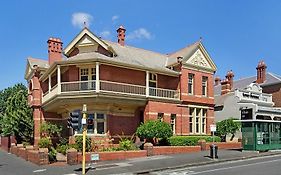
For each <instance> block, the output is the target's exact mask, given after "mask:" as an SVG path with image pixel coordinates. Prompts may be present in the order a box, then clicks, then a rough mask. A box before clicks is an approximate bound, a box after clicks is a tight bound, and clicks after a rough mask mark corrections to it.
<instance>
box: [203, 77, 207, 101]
mask: <svg viewBox="0 0 281 175" xmlns="http://www.w3.org/2000/svg"><path fill="white" fill-rule="evenodd" d="M202 96H204V97H207V96H208V77H206V76H202Z"/></svg>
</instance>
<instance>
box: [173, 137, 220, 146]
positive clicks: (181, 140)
mask: <svg viewBox="0 0 281 175" xmlns="http://www.w3.org/2000/svg"><path fill="white" fill-rule="evenodd" d="M214 138H215V142H220V141H221V139H220V137H218V136H214ZM201 139H204V140H206V142H212V141H213V137H212V136H172V137H170V138H169V144H170V145H171V146H195V145H198V141H199V140H201Z"/></svg>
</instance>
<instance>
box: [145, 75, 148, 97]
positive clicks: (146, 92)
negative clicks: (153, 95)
mask: <svg viewBox="0 0 281 175" xmlns="http://www.w3.org/2000/svg"><path fill="white" fill-rule="evenodd" d="M145 85H146V86H145V87H146V89H145V90H146V91H145V94H146V97H148V96H149V72H148V71H146V83H145Z"/></svg>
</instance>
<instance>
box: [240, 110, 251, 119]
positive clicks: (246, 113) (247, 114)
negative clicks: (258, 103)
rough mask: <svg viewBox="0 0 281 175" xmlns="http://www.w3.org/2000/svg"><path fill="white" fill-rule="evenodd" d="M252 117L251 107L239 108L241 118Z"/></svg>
mask: <svg viewBox="0 0 281 175" xmlns="http://www.w3.org/2000/svg"><path fill="white" fill-rule="evenodd" d="M251 119H253V109H252V108H250V109H242V110H241V120H251Z"/></svg>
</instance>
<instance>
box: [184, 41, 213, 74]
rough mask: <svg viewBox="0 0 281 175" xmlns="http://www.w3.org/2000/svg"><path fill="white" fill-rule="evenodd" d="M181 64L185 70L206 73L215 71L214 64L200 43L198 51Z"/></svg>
mask: <svg viewBox="0 0 281 175" xmlns="http://www.w3.org/2000/svg"><path fill="white" fill-rule="evenodd" d="M182 63H183V66H184V67H186V68H192V69H196V70H203V71H207V72H215V71H216V70H217V67H216V65H215V63H214V62H213V60H212V59H211V57H210V55H209V54H208V52H207V51H206V49H205V47H204V46H203V44H202V43H201V42H200V43H199V45H198V49H196V50H195V51H194V53H192V54H191V56H188V57H185V58H183V60H182Z"/></svg>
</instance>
